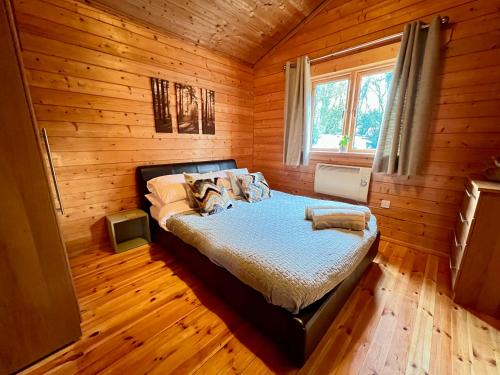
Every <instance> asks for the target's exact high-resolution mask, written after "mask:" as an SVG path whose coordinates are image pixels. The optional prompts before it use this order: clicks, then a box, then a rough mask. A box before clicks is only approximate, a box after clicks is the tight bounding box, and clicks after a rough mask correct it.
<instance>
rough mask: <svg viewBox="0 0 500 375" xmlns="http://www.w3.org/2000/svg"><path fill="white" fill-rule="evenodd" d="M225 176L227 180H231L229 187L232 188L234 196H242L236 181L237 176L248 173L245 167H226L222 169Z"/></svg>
mask: <svg viewBox="0 0 500 375" xmlns="http://www.w3.org/2000/svg"><path fill="white" fill-rule="evenodd" d="M224 172H225V173H226V176H227V177H229V181H230V182H231V188H232V190H233V194H234V196H235V197H238V196H240V197H242V198H243V197H244V194H243V192H242V191H241V186H240V183H239V181H238V176H240V175H243V174H248V169H247V168H238V169H227V170H225V171H224Z"/></svg>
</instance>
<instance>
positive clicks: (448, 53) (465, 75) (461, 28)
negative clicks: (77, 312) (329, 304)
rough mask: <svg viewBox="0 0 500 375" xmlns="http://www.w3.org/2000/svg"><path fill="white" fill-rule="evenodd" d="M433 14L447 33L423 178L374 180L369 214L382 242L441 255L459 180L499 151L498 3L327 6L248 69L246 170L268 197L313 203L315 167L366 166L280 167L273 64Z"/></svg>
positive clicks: (323, 158) (318, 157)
mask: <svg viewBox="0 0 500 375" xmlns="http://www.w3.org/2000/svg"><path fill="white" fill-rule="evenodd" d="M436 14H441V15H448V16H449V17H450V18H451V22H452V26H451V27H450V28H448V29H447V30H446V31H443V32H442V37H443V54H442V59H441V60H442V61H441V65H442V69H441V73H440V76H439V83H440V87H441V88H440V94H439V97H438V99H437V101H438V103H437V104H436V108H435V114H434V118H433V121H432V126H431V133H432V134H430V135H429V147H430V151H429V153H428V157H427V162H426V165H425V171H424V174H423V175H422V176H418V177H411V178H410V179H409V180H405V179H401V178H391V177H387V176H383V175H379V174H375V175H374V176H373V178H372V183H371V187H370V194H369V205H370V207H371V209H372V210H373V212H374V213H375V214H376V215H377V218H378V222H379V225H380V229H381V231H382V234H383V235H385V236H387V237H391V238H394V239H397V240H401V241H406V242H409V243H410V244H412V245H414V246H417V247H421V248H425V249H428V250H431V251H437V252H440V253H447V252H448V251H449V245H450V242H451V238H452V230H453V227H454V224H455V221H456V219H457V212H458V207H459V205H460V202H461V199H462V195H463V185H464V179H465V177H466V176H468V175H470V174H471V173H477V172H480V171H481V170H482V168H483V166H484V162H485V161H486V160H488V158H489V156H490V155H493V154H494V153H496V154H498V153H499V151H500V49H499V44H498V41H499V40H500V31H499V28H498V25H500V2H499V1H498V0H477V1H464V0H441V1H434V0H399V1H396V0H386V1H380V0H364V1H344V0H332V1H331V2H330V4H329V5H327V6H326V8H325V9H324V10H322V11H321V12H320V13H319V14H317V15H316V16H315V17H314V18H312V19H311V20H309V22H307V23H306V24H305V25H304V27H302V28H301V29H300V30H299V31H298V32H297V33H296V34H295V35H294V36H292V37H291V38H290V39H289V40H288V41H286V42H285V43H283V44H281V45H280V46H279V47H278V48H276V49H275V50H274V51H273V52H272V53H270V54H268V55H267V56H266V57H265V58H264V59H263V60H261V61H260V62H258V63H257V65H256V66H255V86H254V90H255V113H254V119H255V121H254V168H255V169H256V170H261V171H262V172H264V173H265V175H266V177H267V178H268V179H269V182H270V184H271V185H272V186H273V187H274V188H277V189H281V190H285V191H290V192H293V193H299V194H304V195H314V192H313V179H314V168H315V164H316V163H317V162H328V163H339V164H349V165H358V166H371V164H372V158H371V157H369V156H368V157H367V156H359V155H358V156H353V155H345V154H315V155H314V156H313V159H312V162H311V164H310V166H309V167H307V168H306V167H301V168H288V167H284V166H283V163H282V157H283V91H284V74H283V71H282V67H283V64H284V63H285V62H286V61H287V60H292V59H295V58H296V57H297V56H300V55H309V56H310V57H312V58H314V57H318V56H322V55H325V54H327V53H330V52H333V51H338V50H341V49H344V48H347V47H351V46H355V45H358V44H360V43H364V42H367V41H370V40H374V39H377V38H380V37H383V36H386V35H391V34H394V33H398V32H400V31H401V30H402V29H403V25H404V24H405V23H407V22H410V21H413V20H417V19H420V20H423V21H427V22H428V21H429V20H430V19H431V16H432V15H436ZM330 65H331V68H332V69H334V68H335V62H331V63H330ZM324 68H325V67H324V66H323V67H319V66H315V67H314V69H315V70H317V71H322V72H325V70H324ZM314 69H313V74H314ZM381 199H389V200H391V208H390V209H381V208H379V206H380V200H381Z"/></svg>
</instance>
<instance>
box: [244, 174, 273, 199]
mask: <svg viewBox="0 0 500 375" xmlns="http://www.w3.org/2000/svg"><path fill="white" fill-rule="evenodd" d="M238 181H239V182H240V185H241V191H242V192H243V194H244V195H245V198H246V199H247V201H249V202H259V201H262V200H264V199H268V198H270V197H271V189H270V188H269V184H268V183H267V181H266V179H265V178H264V175H263V174H262V173H260V172H257V173H250V174H244V175H241V176H238Z"/></svg>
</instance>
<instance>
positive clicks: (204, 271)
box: [136, 159, 380, 367]
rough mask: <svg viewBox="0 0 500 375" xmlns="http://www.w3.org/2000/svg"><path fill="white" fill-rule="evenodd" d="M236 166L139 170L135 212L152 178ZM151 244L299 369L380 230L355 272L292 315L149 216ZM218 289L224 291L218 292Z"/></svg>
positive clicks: (367, 260) (219, 163)
mask: <svg viewBox="0 0 500 375" xmlns="http://www.w3.org/2000/svg"><path fill="white" fill-rule="evenodd" d="M233 168H237V166H236V162H235V160H234V159H227V160H214V161H203V162H192V163H177V164H162V165H149V166H141V167H138V168H137V170H136V179H137V187H138V192H139V194H140V197H141V208H142V209H143V210H144V211H146V212H147V213H148V214H149V215H150V210H149V208H150V206H151V204H150V202H149V201H148V200H147V199H146V198H145V197H144V195H145V194H147V193H148V190H147V186H146V184H147V181H149V180H150V179H152V178H155V177H158V176H162V175H169V174H177V173H183V172H187V173H205V172H213V171H219V170H225V169H233ZM150 225H151V234H152V237H153V240H154V241H156V242H158V243H159V244H161V245H162V246H163V247H164V248H165V249H166V250H168V251H170V252H172V253H173V254H174V255H175V256H176V258H178V259H179V260H180V261H181V262H182V263H183V265H185V266H186V268H187V269H188V270H189V271H191V272H192V273H193V275H194V276H195V277H197V278H199V279H201V280H202V281H203V283H204V284H206V285H209V287H210V288H211V289H212V290H213V291H214V292H215V293H217V294H218V295H219V296H220V297H222V298H223V299H224V300H225V301H226V302H227V303H228V304H229V305H231V306H232V307H233V308H234V309H235V310H236V311H238V312H239V313H240V314H241V315H242V316H244V317H245V318H247V319H248V320H249V321H250V322H252V323H253V324H254V325H255V326H257V327H258V328H260V330H261V331H263V332H264V334H266V336H268V337H269V338H270V339H272V340H273V341H275V342H276V343H277V344H278V345H279V346H280V347H281V348H282V349H283V350H284V352H285V353H286V354H287V355H288V357H289V358H290V360H291V361H292V363H293V364H294V365H295V366H297V367H302V366H303V365H304V363H305V362H306V361H307V359H308V358H309V356H310V355H311V354H312V352H313V351H314V349H315V348H316V346H317V345H318V343H319V342H320V340H321V338H322V337H323V335H324V334H325V332H326V331H327V330H328V328H329V327H330V326H331V324H332V322H333V320H334V319H335V317H336V316H337V314H338V313H339V311H340V309H341V308H342V306H343V305H344V303H345V302H346V301H347V299H348V298H349V296H350V295H351V292H352V291H353V290H354V288H355V287H356V285H357V283H358V281H359V280H360V279H361V277H362V276H363V274H364V272H365V270H366V269H367V268H368V267H369V266H370V264H371V263H372V261H373V259H374V258H375V255H376V254H377V252H378V246H379V240H380V232H379V233H378V234H377V237H376V239H375V241H374V243H373V244H372V246H371V247H370V249H369V251H368V253H367V255H366V256H365V257H364V258H363V260H362V261H361V262H360V264H359V265H358V266H357V267H356V269H355V270H354V271H353V272H352V273H351V275H349V276H348V277H347V278H346V279H345V280H344V281H342V282H341V283H340V284H339V285H337V286H336V287H335V288H334V289H333V290H332V291H330V292H329V293H327V294H326V295H325V296H324V297H323V298H322V299H321V300H319V301H317V302H315V303H313V304H312V305H310V306H308V307H306V308H305V309H303V310H301V311H300V312H299V313H298V314H292V313H290V312H289V311H287V310H285V309H283V308H281V307H279V306H275V305H272V304H270V303H268V302H267V301H266V299H265V298H264V297H263V296H262V294H260V293H259V292H257V291H256V290H255V289H253V288H251V287H249V286H248V285H246V284H243V283H242V282H241V281H240V280H239V279H237V278H236V277H235V276H233V275H232V274H231V273H229V272H228V271H227V270H226V269H224V268H221V267H219V266H217V265H216V264H214V263H213V262H211V261H210V260H209V259H208V258H207V257H206V256H204V255H203V254H202V253H200V252H199V251H198V250H197V249H195V248H194V247H192V246H190V245H188V244H186V243H185V242H183V241H182V240H181V239H179V238H178V237H176V236H174V235H173V234H172V233H169V232H167V231H164V230H162V229H161V228H160V227H159V225H158V223H157V222H156V220H154V219H152V218H150ZM221 285H223V286H224V287H223V288H221Z"/></svg>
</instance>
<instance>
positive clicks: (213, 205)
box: [185, 174, 233, 216]
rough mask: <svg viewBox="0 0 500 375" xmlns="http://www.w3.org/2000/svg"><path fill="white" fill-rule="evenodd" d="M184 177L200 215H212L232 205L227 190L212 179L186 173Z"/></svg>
mask: <svg viewBox="0 0 500 375" xmlns="http://www.w3.org/2000/svg"><path fill="white" fill-rule="evenodd" d="M185 177H186V183H187V184H188V186H189V188H190V189H191V191H192V193H193V197H194V199H195V200H196V203H197V204H198V207H199V208H200V214H201V215H202V216H207V215H213V214H216V213H219V212H222V211H224V210H227V209H228V208H231V207H232V206H233V204H232V202H231V198H230V197H229V194H228V192H227V190H226V189H225V188H224V187H223V186H217V185H216V182H215V181H214V179H212V178H208V179H196V178H193V177H194V176H189V175H187V174H186V175H185Z"/></svg>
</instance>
